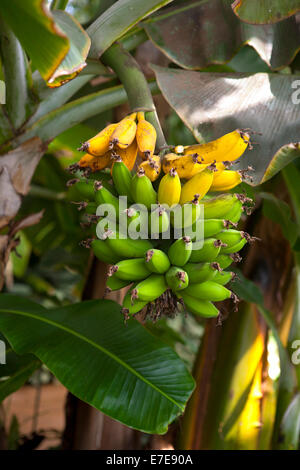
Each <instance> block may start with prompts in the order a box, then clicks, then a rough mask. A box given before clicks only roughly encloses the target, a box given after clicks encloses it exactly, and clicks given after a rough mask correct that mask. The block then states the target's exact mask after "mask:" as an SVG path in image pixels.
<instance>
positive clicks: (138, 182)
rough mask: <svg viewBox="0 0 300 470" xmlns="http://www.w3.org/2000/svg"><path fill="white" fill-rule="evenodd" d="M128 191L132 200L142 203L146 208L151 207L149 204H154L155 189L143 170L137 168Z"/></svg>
mask: <svg viewBox="0 0 300 470" xmlns="http://www.w3.org/2000/svg"><path fill="white" fill-rule="evenodd" d="M130 191H131V195H132V198H133V200H134V201H135V202H136V203H138V204H144V205H145V206H146V207H147V209H151V205H152V204H156V197H157V195H156V191H155V190H154V188H153V186H152V183H151V181H150V179H149V178H148V176H146V175H145V171H144V170H142V169H140V170H138V171H137V173H136V174H135V175H134V176H133V178H132V181H131V187H130Z"/></svg>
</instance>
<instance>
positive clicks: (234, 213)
mask: <svg viewBox="0 0 300 470" xmlns="http://www.w3.org/2000/svg"><path fill="white" fill-rule="evenodd" d="M242 213H243V204H242V203H241V201H240V200H237V201H236V202H235V204H234V205H233V207H232V208H231V209H230V211H228V212H227V214H226V220H229V221H230V222H233V223H238V221H239V220H240V218H241V216H242Z"/></svg>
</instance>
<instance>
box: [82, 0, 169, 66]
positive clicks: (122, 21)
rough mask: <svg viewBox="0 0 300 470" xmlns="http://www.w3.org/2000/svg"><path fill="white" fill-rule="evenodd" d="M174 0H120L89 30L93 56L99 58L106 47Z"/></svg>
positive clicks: (91, 55) (91, 54)
mask: <svg viewBox="0 0 300 470" xmlns="http://www.w3.org/2000/svg"><path fill="white" fill-rule="evenodd" d="M171 1H172V0H147V1H146V2H145V1H142V2H141V1H140V0H119V1H118V2H116V3H114V4H113V5H112V6H111V7H110V8H108V10H106V11H105V12H104V13H103V14H102V15H101V16H100V17H99V18H97V20H96V21H94V23H92V24H91V26H89V28H88V29H87V32H88V34H89V36H90V38H91V40H92V46H91V50H90V54H89V55H90V57H91V58H94V59H96V58H99V57H100V56H101V55H102V54H103V52H105V51H106V49H108V48H109V46H111V45H112V44H113V43H114V42H115V41H116V40H117V39H119V38H120V37H121V36H122V35H123V34H125V33H126V32H127V31H129V29H131V28H132V26H134V25H135V24H137V23H138V22H139V21H141V20H142V19H143V18H145V17H146V16H148V15H150V14H151V13H153V12H154V11H156V10H158V9H159V8H161V7H163V6H164V5H167V4H168V3H170V2H171Z"/></svg>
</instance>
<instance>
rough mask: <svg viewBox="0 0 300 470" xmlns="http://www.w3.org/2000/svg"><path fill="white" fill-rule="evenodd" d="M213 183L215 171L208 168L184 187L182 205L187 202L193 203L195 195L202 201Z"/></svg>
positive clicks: (181, 198) (181, 197)
mask: <svg viewBox="0 0 300 470" xmlns="http://www.w3.org/2000/svg"><path fill="white" fill-rule="evenodd" d="M212 181H213V171H212V170H209V169H208V168H207V169H205V170H204V171H201V172H200V173H197V174H196V175H194V176H193V177H192V178H191V179H190V180H188V181H187V182H186V183H185V184H184V185H183V186H182V189H181V196H180V204H181V205H183V204H185V203H186V202H191V201H192V200H193V199H194V197H195V194H198V195H199V198H198V199H199V200H201V199H202V198H203V197H204V196H205V194H206V193H207V192H208V191H209V188H210V187H211V184H212Z"/></svg>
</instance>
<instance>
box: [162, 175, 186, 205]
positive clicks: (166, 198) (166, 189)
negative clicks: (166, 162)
mask: <svg viewBox="0 0 300 470" xmlns="http://www.w3.org/2000/svg"><path fill="white" fill-rule="evenodd" d="M180 194H181V183H180V178H179V176H178V174H177V172H176V170H174V169H173V168H171V170H170V171H169V173H167V174H166V175H165V176H163V177H162V179H161V181H160V183H159V187H158V202H159V203H160V204H166V205H167V206H169V207H172V206H173V205H174V204H178V203H179V200H180Z"/></svg>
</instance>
